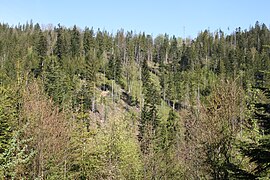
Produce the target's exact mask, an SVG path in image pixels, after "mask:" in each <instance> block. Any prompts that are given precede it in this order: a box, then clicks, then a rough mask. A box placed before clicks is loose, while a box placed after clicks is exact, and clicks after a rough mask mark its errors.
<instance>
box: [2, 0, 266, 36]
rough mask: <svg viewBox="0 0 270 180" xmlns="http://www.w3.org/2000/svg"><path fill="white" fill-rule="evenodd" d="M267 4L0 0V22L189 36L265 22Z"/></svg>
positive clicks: (240, 0) (238, 0)
mask: <svg viewBox="0 0 270 180" xmlns="http://www.w3.org/2000/svg"><path fill="white" fill-rule="evenodd" d="M269 7H270V1H269V0H257V1H255V0H226V1H225V0H224V1H214V0H204V1H202V0H186V1H182V0H164V1H161V0H136V1H127V0H126V1H125V0H114V1H112V0H98V1H90V0H88V1H87V0H77V1H72V0H66V1H63V0H46V1H45V0H43V1H42V0H2V1H1V2H0V22H1V23H8V24H9V25H17V24H18V23H20V24H24V23H26V22H27V21H28V22H29V21H30V20H33V22H34V23H39V24H41V25H42V24H44V25H47V24H53V25H54V26H56V25H57V24H58V23H60V24H61V25H64V26H66V27H72V26H73V25H77V26H78V27H80V28H81V29H84V28H85V27H86V26H87V27H93V28H94V29H97V28H100V29H102V30H103V29H104V30H107V31H109V32H113V33H115V32H116V31H117V30H119V29H121V28H123V29H124V30H125V31H130V30H133V31H135V32H137V33H139V32H145V33H147V34H152V35H154V36H157V35H158V34H164V33H167V34H169V35H170V36H172V35H176V36H178V37H183V36H186V37H188V36H191V37H193V38H194V37H196V35H197V34H198V33H199V32H200V31H203V30H205V29H209V30H210V31H211V32H213V31H215V30H218V29H221V30H223V31H224V32H225V33H230V32H232V31H233V30H235V29H236V28H238V27H241V29H248V28H249V27H250V26H253V25H254V24H255V22H256V21H259V22H260V23H265V24H266V25H267V27H269V25H270V13H269V11H268V10H269ZM228 28H229V30H228Z"/></svg>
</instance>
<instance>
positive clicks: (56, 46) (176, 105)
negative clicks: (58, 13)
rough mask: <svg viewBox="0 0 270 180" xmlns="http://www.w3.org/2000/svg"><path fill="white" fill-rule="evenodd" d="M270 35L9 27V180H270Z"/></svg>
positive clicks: (5, 62) (0, 170)
mask: <svg viewBox="0 0 270 180" xmlns="http://www.w3.org/2000/svg"><path fill="white" fill-rule="evenodd" d="M269 78H270V30H269V28H268V27H267V26H266V25H265V24H261V23H259V22H256V23H255V25H254V26H251V27H250V29H248V30H242V29H241V28H240V27H239V28H237V29H236V30H235V31H233V32H232V33H231V34H225V33H224V32H223V31H222V30H217V31H215V32H210V31H209V30H203V31H201V32H200V33H199V34H198V36H197V37H196V38H194V39H190V38H181V37H176V36H170V35H168V34H164V35H158V36H156V37H153V36H152V35H148V34H145V33H138V34H137V33H134V32H132V31H124V30H119V31H117V32H116V33H115V34H112V33H109V32H108V31H106V30H103V31H101V30H100V29H98V30H97V31H94V29H93V28H88V27H86V28H84V29H80V28H79V27H77V26H76V25H74V26H73V27H71V28H67V27H65V26H62V25H60V24H58V25H57V26H45V27H43V28H41V26H40V25H39V24H38V23H37V24H33V23H32V22H30V23H26V24H22V25H17V26H9V25H8V24H5V23H1V24H0V178H1V179H267V178H270V79H269Z"/></svg>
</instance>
